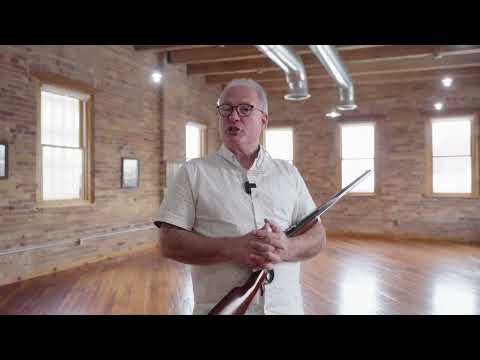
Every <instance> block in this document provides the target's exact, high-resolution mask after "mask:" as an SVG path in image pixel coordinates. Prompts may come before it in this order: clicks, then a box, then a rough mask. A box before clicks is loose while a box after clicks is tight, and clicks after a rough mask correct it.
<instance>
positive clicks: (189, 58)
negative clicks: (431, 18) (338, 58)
mask: <svg viewBox="0 0 480 360" xmlns="http://www.w3.org/2000/svg"><path fill="white" fill-rule="evenodd" d="M382 46H386V45H337V46H336V48H337V49H338V50H339V51H341V52H342V51H352V50H358V49H367V48H372V47H382ZM292 47H293V48H294V49H295V51H296V52H297V54H299V55H303V54H311V51H310V49H309V48H308V46H307V45H293V46H292ZM262 58H263V59H266V58H267V57H266V55H265V54H264V53H262V52H260V51H258V50H257V48H256V47H255V45H226V46H225V47H223V48H221V47H216V48H213V47H210V48H200V49H186V50H179V51H172V52H171V53H170V59H169V61H170V63H172V64H199V63H211V62H222V61H233V60H247V59H262Z"/></svg>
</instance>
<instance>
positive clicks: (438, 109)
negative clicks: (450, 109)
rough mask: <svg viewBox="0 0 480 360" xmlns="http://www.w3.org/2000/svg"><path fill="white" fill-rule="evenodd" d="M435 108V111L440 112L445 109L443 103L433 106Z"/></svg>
mask: <svg viewBox="0 0 480 360" xmlns="http://www.w3.org/2000/svg"><path fill="white" fill-rule="evenodd" d="M433 107H434V108H435V110H437V111H440V110H442V109H443V103H441V102H436V103H435V104H434V105H433Z"/></svg>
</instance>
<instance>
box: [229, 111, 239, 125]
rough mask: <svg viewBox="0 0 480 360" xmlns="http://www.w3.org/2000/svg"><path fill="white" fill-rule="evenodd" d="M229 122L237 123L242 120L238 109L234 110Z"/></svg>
mask: <svg viewBox="0 0 480 360" xmlns="http://www.w3.org/2000/svg"><path fill="white" fill-rule="evenodd" d="M228 120H230V121H233V122H236V121H239V120H240V116H239V115H238V112H237V109H236V108H235V109H232V113H231V114H230V115H228Z"/></svg>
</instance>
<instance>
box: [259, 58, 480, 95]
mask: <svg viewBox="0 0 480 360" xmlns="http://www.w3.org/2000/svg"><path fill="white" fill-rule="evenodd" d="M447 75H448V76H451V77H453V78H454V79H461V78H473V77H480V64H479V66H477V67H470V68H463V69H448V70H426V71H420V72H418V71H411V72H404V73H394V74H369V75H352V81H353V82H354V84H355V85H369V84H392V83H405V82H418V81H430V80H438V81H440V80H441V79H442V78H443V77H444V76H447ZM260 84H261V85H262V86H264V87H265V89H266V90H267V91H268V90H275V89H280V90H285V91H287V84H286V82H285V80H275V81H269V82H260ZM308 85H309V88H312V89H315V88H316V89H318V88H329V87H335V86H336V84H335V82H334V81H333V80H332V79H331V78H330V77H329V76H325V77H323V78H315V79H312V80H310V81H309V84H308Z"/></svg>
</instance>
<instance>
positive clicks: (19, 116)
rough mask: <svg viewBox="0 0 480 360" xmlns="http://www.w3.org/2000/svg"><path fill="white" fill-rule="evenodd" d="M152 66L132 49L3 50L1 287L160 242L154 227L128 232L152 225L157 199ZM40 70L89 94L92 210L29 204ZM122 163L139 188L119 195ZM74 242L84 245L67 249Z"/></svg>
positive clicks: (157, 103)
mask: <svg viewBox="0 0 480 360" xmlns="http://www.w3.org/2000/svg"><path fill="white" fill-rule="evenodd" d="M156 65H158V59H157V57H156V56H154V55H152V54H145V53H137V52H135V51H134V50H133V47H132V46H59V45H52V46H50V45H49V46H0V141H1V140H4V141H7V142H8V143H9V146H10V151H9V152H10V172H9V175H10V177H9V179H8V180H1V181H0V253H2V254H4V255H0V284H3V283H8V282H12V281H15V280H19V279H22V278H27V277H32V276H35V275H40V274H44V273H49V272H52V271H55V270H61V269H64V268H68V267H71V266H75V265H80V264H82V263H85V262H90V261H96V260H99V259H101V258H104V257H107V256H114V255H116V254H121V253H125V252H129V251H132V250H134V249H139V248H143V247H146V246H152V245H153V244H155V243H156V242H157V241H158V232H157V230H155V229H147V230H137V231H134V232H133V230H135V228H137V229H141V228H142V227H145V226H149V225H151V223H150V217H151V213H152V212H153V211H154V210H155V209H156V208H157V207H158V206H159V204H160V201H161V196H162V193H161V191H162V184H161V181H160V179H161V178H162V172H163V171H164V169H163V168H162V167H161V159H162V144H163V143H162V140H163V134H162V126H161V125H162V117H163V104H162V96H161V93H162V89H161V87H158V86H155V85H154V84H153V83H152V82H151V81H150V74H151V71H152V69H153V68H154V67H155V66H156ZM37 71H38V72H49V73H53V74H58V75H62V76H64V77H67V78H69V79H72V80H76V81H81V82H83V83H86V84H88V85H90V86H93V87H94V88H95V89H96V92H95V109H94V117H95V125H94V167H95V184H94V187H95V203H94V204H92V205H88V206H77V207H68V208H55V209H39V208H37V207H36V199H35V188H36V172H35V167H36V165H37V164H36V132H37V129H36V97H35V91H36V89H35V81H34V78H33V77H32V73H34V72H37ZM121 157H135V158H138V159H139V160H140V188H139V189H121V188H120V172H121V167H120V165H121ZM125 230H128V231H131V232H128V233H122V232H123V231H125ZM112 233H113V234H112ZM80 238H82V239H85V241H84V242H83V243H82V244H81V245H76V244H74V243H73V242H72V241H74V240H75V239H80ZM56 244H60V245H56ZM62 244H63V245H62ZM38 247H40V248H38ZM29 249H30V250H29ZM35 249H37V250H35ZM24 250H26V251H24ZM9 252H10V253H9Z"/></svg>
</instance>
